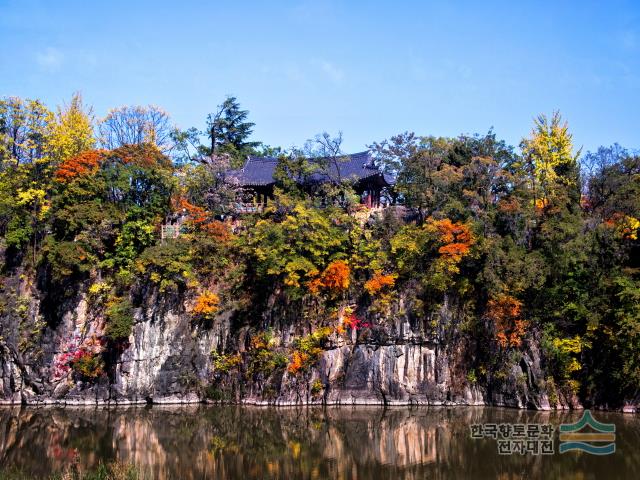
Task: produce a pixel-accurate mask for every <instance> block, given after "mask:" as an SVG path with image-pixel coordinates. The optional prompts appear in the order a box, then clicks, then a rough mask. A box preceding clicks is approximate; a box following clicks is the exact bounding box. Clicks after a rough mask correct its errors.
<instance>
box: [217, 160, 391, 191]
mask: <svg viewBox="0 0 640 480" xmlns="http://www.w3.org/2000/svg"><path fill="white" fill-rule="evenodd" d="M317 162H318V163H320V162H322V163H323V164H324V167H325V168H324V169H321V170H319V171H316V172H315V173H313V174H312V175H311V176H310V178H309V181H312V182H318V183H322V182H326V181H329V180H334V181H337V180H352V181H358V180H362V179H365V178H368V177H372V176H374V175H379V174H381V173H382V172H381V171H380V169H378V167H376V166H375V165H374V164H373V160H372V158H371V154H370V153H369V152H360V153H354V154H351V155H345V156H344V157H340V158H339V159H338V160H337V161H336V162H333V161H329V160H326V159H324V161H323V159H319V160H317ZM277 164H278V159H277V158H274V157H249V158H248V159H247V161H246V163H245V164H244V166H243V167H242V168H241V169H239V170H230V171H229V172H227V178H228V179H230V180H231V181H233V183H236V184H238V185H242V186H247V187H249V186H259V185H269V184H271V183H274V182H275V180H274V178H273V173H274V171H275V168H276V165H277ZM383 176H384V179H385V181H386V182H387V183H389V184H393V178H391V176H389V175H387V174H383Z"/></svg>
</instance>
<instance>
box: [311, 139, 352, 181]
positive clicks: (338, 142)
mask: <svg viewBox="0 0 640 480" xmlns="http://www.w3.org/2000/svg"><path fill="white" fill-rule="evenodd" d="M304 153H305V154H306V156H307V157H308V158H310V159H313V160H314V163H315V164H316V165H318V167H319V169H320V170H321V171H322V173H324V174H325V175H326V176H327V178H329V181H330V182H331V183H333V184H334V185H340V184H341V183H342V180H343V179H342V173H341V171H340V164H341V163H343V162H344V161H345V159H346V157H345V155H344V153H343V152H342V132H338V135H337V136H336V137H332V136H331V135H330V134H329V133H327V132H323V133H322V134H319V135H316V136H315V138H314V139H313V140H307V142H306V144H305V147H304Z"/></svg>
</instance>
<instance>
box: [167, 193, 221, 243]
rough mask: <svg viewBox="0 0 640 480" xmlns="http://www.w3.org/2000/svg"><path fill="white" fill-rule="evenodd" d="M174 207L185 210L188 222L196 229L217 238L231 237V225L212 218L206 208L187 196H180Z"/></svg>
mask: <svg viewBox="0 0 640 480" xmlns="http://www.w3.org/2000/svg"><path fill="white" fill-rule="evenodd" d="M174 208H176V209H179V210H183V211H184V212H185V213H186V214H187V223H188V224H189V225H190V226H191V227H192V228H193V229H194V230H196V231H198V232H203V233H206V234H207V235H209V236H210V237H212V238H215V239H216V240H219V241H221V242H226V241H227V240H229V239H230V238H231V232H230V231H229V227H228V226H227V225H226V224H224V223H223V222H220V221H218V220H215V219H213V218H212V216H211V213H210V212H208V211H207V210H206V209H204V208H202V207H199V206H197V205H193V204H192V203H190V202H189V201H188V200H186V199H185V198H178V199H177V201H175V202H174Z"/></svg>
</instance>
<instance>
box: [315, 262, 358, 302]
mask: <svg viewBox="0 0 640 480" xmlns="http://www.w3.org/2000/svg"><path fill="white" fill-rule="evenodd" d="M350 277H351V269H350V268H349V265H348V264H347V262H345V261H344V260H335V261H333V262H331V263H330V264H329V265H328V266H327V268H325V269H324V271H323V272H322V273H321V274H319V275H318V276H317V277H316V278H313V279H312V280H311V281H310V282H309V283H308V286H309V291H310V292H311V293H314V294H316V293H318V292H319V291H320V289H326V290H328V291H329V292H331V293H332V294H338V293H341V292H344V291H345V290H347V289H348V288H349V282H350Z"/></svg>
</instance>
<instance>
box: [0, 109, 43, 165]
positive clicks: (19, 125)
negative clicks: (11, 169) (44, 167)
mask: <svg viewBox="0 0 640 480" xmlns="http://www.w3.org/2000/svg"><path fill="white" fill-rule="evenodd" d="M52 121H53V113H52V112H51V111H50V110H49V109H47V107H45V106H44V104H43V103H42V102H40V101H39V100H28V99H27V100H23V99H21V98H18V97H9V98H6V99H3V100H1V101H0V160H1V161H2V165H3V168H4V167H5V166H6V165H7V164H13V165H17V164H23V163H36V162H38V161H41V160H46V159H47V153H48V152H47V139H48V137H49V133H50V128H51V122H52Z"/></svg>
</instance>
